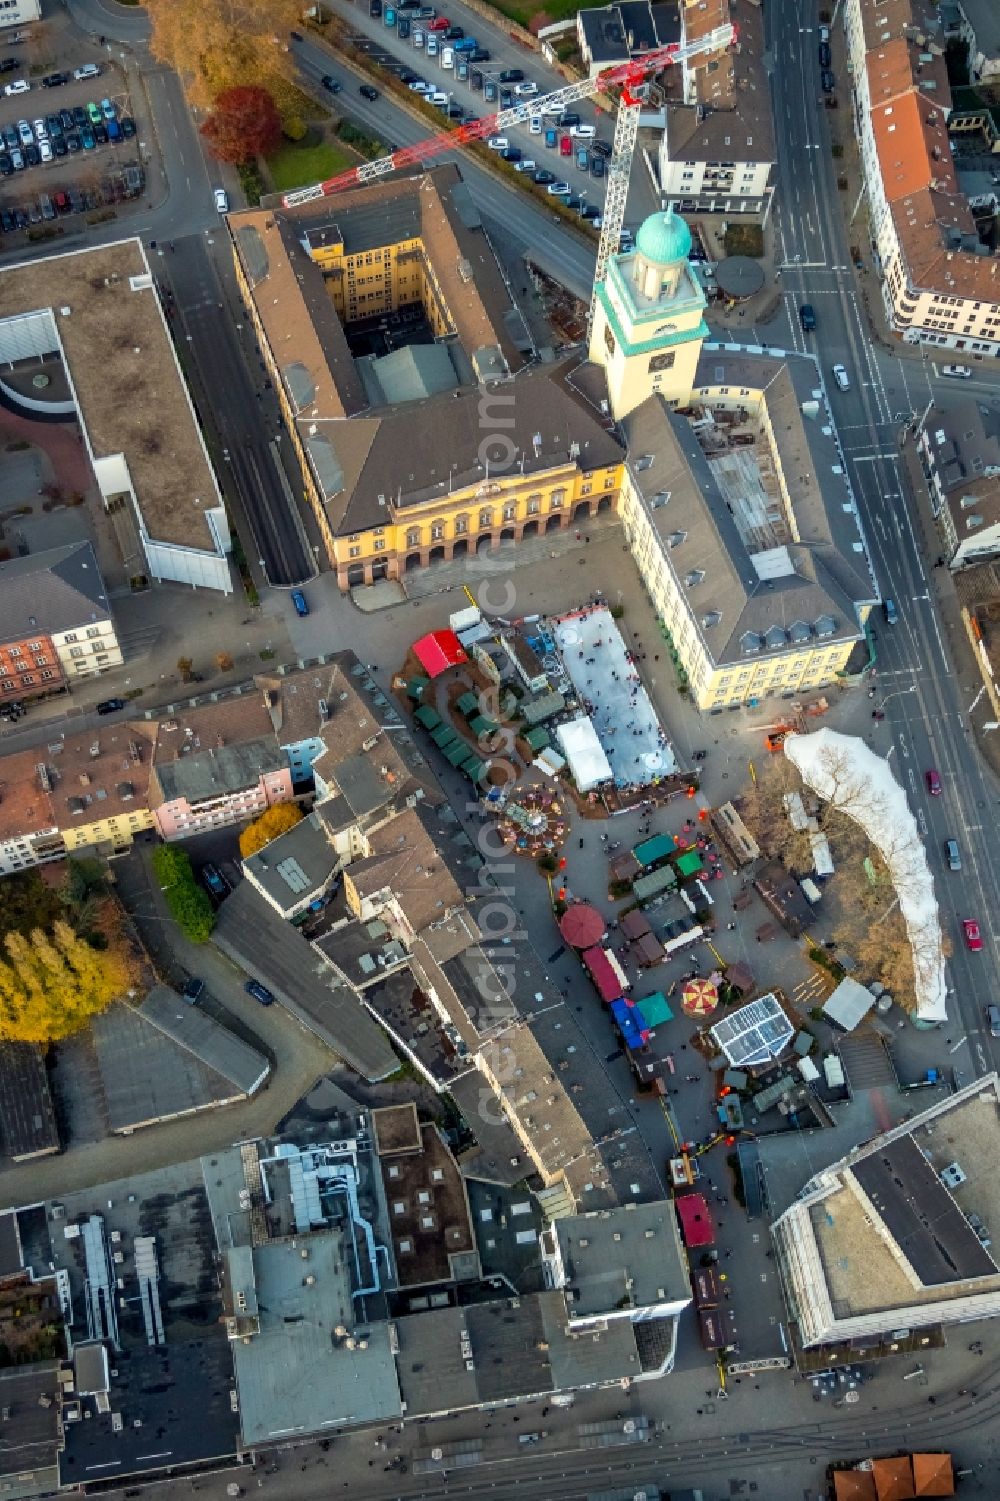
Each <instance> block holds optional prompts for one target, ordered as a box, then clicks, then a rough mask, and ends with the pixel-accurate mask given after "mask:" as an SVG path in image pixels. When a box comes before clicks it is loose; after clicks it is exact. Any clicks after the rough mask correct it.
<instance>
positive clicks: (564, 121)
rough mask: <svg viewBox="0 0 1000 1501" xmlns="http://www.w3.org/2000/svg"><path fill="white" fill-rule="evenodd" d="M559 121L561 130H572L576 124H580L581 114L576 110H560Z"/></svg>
mask: <svg viewBox="0 0 1000 1501" xmlns="http://www.w3.org/2000/svg"><path fill="white" fill-rule="evenodd" d="M557 123H558V125H559V129H560V130H572V129H573V126H574V125H579V123H580V116H579V115H578V114H577V113H576V111H575V110H560V112H559V120H558V122H557Z"/></svg>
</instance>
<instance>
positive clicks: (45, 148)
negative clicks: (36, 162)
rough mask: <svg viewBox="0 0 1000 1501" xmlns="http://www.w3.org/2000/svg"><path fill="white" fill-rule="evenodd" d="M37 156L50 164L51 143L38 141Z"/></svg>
mask: <svg viewBox="0 0 1000 1501" xmlns="http://www.w3.org/2000/svg"><path fill="white" fill-rule="evenodd" d="M38 154H39V156H40V157H41V159H42V161H43V162H50V161H51V160H52V143H51V141H47V140H46V141H39V143H38Z"/></svg>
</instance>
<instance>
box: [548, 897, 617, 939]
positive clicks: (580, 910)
mask: <svg viewBox="0 0 1000 1501" xmlns="http://www.w3.org/2000/svg"><path fill="white" fill-rule="evenodd" d="M606 928H607V923H606V922H605V921H604V918H603V917H602V916H601V914H600V912H598V910H597V908H596V907H591V906H590V904H589V902H574V903H573V904H572V906H570V907H567V908H566V911H565V912H564V913H563V915H562V917H561V918H560V919H559V931H560V933H561V934H562V936H563V941H564V942H565V943H568V944H569V946H570V948H571V949H589V948H593V947H594V945H595V944H598V943H600V941H601V939H602V938H603V937H604V932H605V929H606Z"/></svg>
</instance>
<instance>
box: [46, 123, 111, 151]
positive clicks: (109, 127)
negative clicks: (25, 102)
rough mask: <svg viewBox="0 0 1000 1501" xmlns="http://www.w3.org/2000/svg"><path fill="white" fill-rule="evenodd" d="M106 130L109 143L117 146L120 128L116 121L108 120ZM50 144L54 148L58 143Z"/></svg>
mask: <svg viewBox="0 0 1000 1501" xmlns="http://www.w3.org/2000/svg"><path fill="white" fill-rule="evenodd" d="M107 129H108V140H109V141H110V142H111V144H112V145H113V146H117V144H118V142H119V141H120V140H121V139H122V128H121V126H120V125H119V124H118V121H117V120H109V121H108V127H107ZM52 144H53V145H54V146H58V145H59V142H58V141H53V143H52Z"/></svg>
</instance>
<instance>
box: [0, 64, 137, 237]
mask: <svg viewBox="0 0 1000 1501" xmlns="http://www.w3.org/2000/svg"><path fill="white" fill-rule="evenodd" d="M3 45H5V46H6V48H7V51H6V53H5V55H4V56H3V57H0V66H3V65H4V64H9V63H10V62H12V61H13V62H14V63H15V64H16V66H15V68H13V69H12V68H10V67H9V66H8V67H7V69H6V72H5V73H4V74H3V75H0V76H2V77H3V78H4V79H5V82H4V87H3V95H2V98H0V231H2V233H3V236H4V241H3V243H4V244H5V245H8V244H16V243H17V239H18V238H19V237H20V235H21V234H22V233H23V232H24V231H31V230H33V229H35V226H39V225H44V224H46V223H51V221H52V220H55V219H58V218H61V217H63V216H70V215H74V214H86V213H92V212H94V211H97V210H100V209H101V208H102V207H104V206H105V205H108V204H112V203H116V202H120V201H122V200H123V199H126V198H130V197H135V196H137V195H138V194H139V193H140V192H141V191H142V187H143V182H144V174H143V170H142V167H141V165H140V163H139V160H138V150H137V143H136V139H135V137H136V126H135V122H134V119H133V117H132V111H131V102H130V99H129V95H128V91H127V89H126V88H125V87H124V85H123V83H122V80H121V76H120V74H119V73H118V72H117V70H116V69H115V68H114V67H110V66H107V65H102V64H101V63H96V62H93V61H89V62H88V61H86V60H82V61H80V62H78V63H77V64H76V65H75V66H74V67H73V68H61V69H55V68H53V69H50V70H49V71H48V72H44V73H39V72H38V65H36V64H33V65H31V66H30V67H29V66H28V63H27V59H26V58H22V56H21V55H20V53H21V50H22V49H21V48H20V47H15V48H14V49H13V51H11V50H10V43H9V42H8V43H6V44H3ZM77 75H81V76H77ZM49 232H50V233H52V232H54V230H50V231H49ZM38 233H39V232H38V231H37V230H36V234H35V237H37V235H38Z"/></svg>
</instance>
